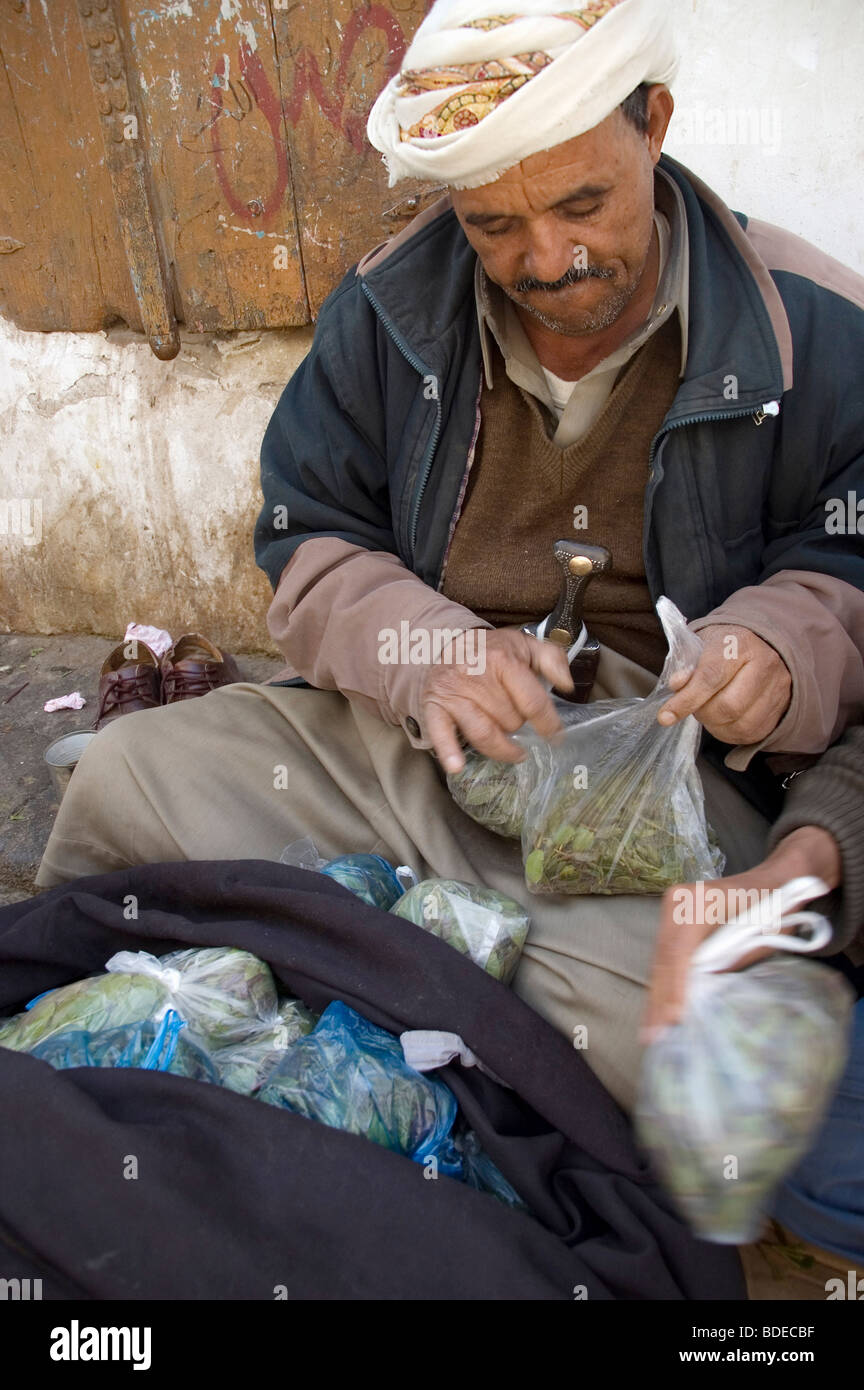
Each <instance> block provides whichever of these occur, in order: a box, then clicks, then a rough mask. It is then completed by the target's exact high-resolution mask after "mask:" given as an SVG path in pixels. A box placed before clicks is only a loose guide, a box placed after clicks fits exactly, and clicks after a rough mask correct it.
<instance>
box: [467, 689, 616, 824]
mask: <svg viewBox="0 0 864 1390" xmlns="http://www.w3.org/2000/svg"><path fill="white" fill-rule="evenodd" d="M552 698H553V701H554V704H555V708H556V711H557V713H558V717H559V719H560V720H561V723H562V725H563V727H564V728H565V729H569V728H572V727H573V726H574V725H576V724H583V723H586V722H587V721H588V720H591V719H596V718H597V717H598V716H599V715H601V714H604V713H605V712H606V711H608V710H612V709H614V710H617V711H620V710H621V709H622V708H624V707H626V706H628V705H635V704H638V703H639V701H638V700H635V699H634V700H597V701H595V702H594V703H593V704H588V705H574V704H570V703H568V701H566V700H561V699H558V698H557V697H556V696H555V695H553V697H552ZM513 742H514V743H517V744H518V745H519V746H520V747H522V748H524V749H525V752H526V756H525V758H523V760H522V762H521V763H503V762H498V761H497V760H496V759H495V758H487V757H485V756H484V754H482V753H478V752H477V751H476V749H474V748H467V749H466V750H465V754H464V756H465V765H464V767H463V768H462V769H461V771H459V772H451V773H448V775H447V788H448V791H449V792H450V795H451V796H452V798H453V800H454V801H455V802H456V805H457V806H458V807H459V808H460V810H462V811H464V812H465V814H466V815H467V816H470V817H471V819H472V820H475V821H476V822H477V824H478V825H484V826H485V827H486V829H487V830H492V831H494V832H495V834H496V835H501V836H503V838H504V839H507V840H518V839H520V837H521V835H522V827H523V823H524V820H525V812H526V810H527V809H528V804H529V802H530V800H531V798H532V796H533V795H534V792H535V791H536V790H537V787H538V786H539V785H540V783H541V782H542V781H543V780H544V778H546V777H548V776H549V775H550V773H551V772H553V771H554V769H555V766H556V763H555V750H556V747H557V746H558V745H557V744H556V743H554V742H550V740H549V739H545V738H541V737H540V736H539V735H538V734H536V733H535V732H534V730H533V729H532V728H531V726H530V725H525V726H523V728H522V729H520V730H519V732H518V734H514V736H513Z"/></svg>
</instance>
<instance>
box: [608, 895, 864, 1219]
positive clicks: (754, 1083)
mask: <svg viewBox="0 0 864 1390" xmlns="http://www.w3.org/2000/svg"><path fill="white" fill-rule="evenodd" d="M796 882H800V881H796ZM820 886H821V888H822V889H824V891H826V892H827V889H825V886H824V884H823V885H820ZM788 887H789V889H790V890H792V889H795V887H796V885H795V884H790V885H788ZM816 895H817V894H815V893H811V894H810V896H811V897H813V896H816ZM803 900H806V898H805V899H803ZM798 901H799V902H800V901H802V898H801V896H799V897H798ZM778 920H779V919H778ZM748 922H749V925H748ZM793 922H797V923H798V924H799V926H800V925H804V926H806V927H808V928H810V929H811V930H812V933H813V935H812V939H811V940H809V941H805V940H803V939H800V938H798V937H795V936H782V935H768V934H766V929H765V925H759V924H758V922H756V921H755V920H754V918H753V917H752V915H751V917H749V918H748V917H744V918H741V919H739V920H738V921H737V922H734V923H730V924H728V925H727V926H725V927H722V928H720V929H719V930H718V931H717V932H715V933H714V934H713V935H712V936H710V937H708V938H707V939H706V941H705V942H704V943H703V945H702V946H701V947H699V949H698V950H697V951H696V953H695V954H694V956H693V959H692V963H691V969H690V976H689V980H688V995H687V1002H686V1011H685V1014H684V1017H683V1019H682V1020H681V1022H680V1023H679V1024H677V1025H675V1026H674V1027H671V1028H668V1029H667V1030H666V1031H665V1032H664V1033H662V1034H661V1036H660V1037H659V1038H658V1039H657V1040H656V1041H655V1042H653V1043H651V1045H650V1046H649V1047H648V1048H646V1051H645V1056H644V1059H643V1070H642V1076H641V1079H640V1090H639V1096H638V1100H637V1106H636V1112H635V1117H634V1118H635V1124H636V1131H637V1134H638V1136H639V1138H640V1141H641V1142H642V1143H643V1144H644V1146H645V1148H646V1149H647V1150H648V1152H649V1153H650V1154H651V1156H652V1159H653V1161H654V1164H655V1166H656V1168H657V1171H658V1173H659V1175H660V1177H661V1178H662V1179H663V1181H664V1183H665V1185H666V1186H667V1188H668V1189H669V1191H670V1193H671V1194H672V1196H673V1197H674V1198H675V1200H676V1203H677V1205H678V1206H679V1208H680V1210H681V1212H682V1214H683V1215H684V1216H685V1218H686V1219H687V1220H688V1221H689V1223H690V1225H691V1226H692V1227H693V1229H694V1231H695V1232H696V1234H697V1235H699V1236H701V1237H702V1238H703V1239H705V1240H711V1241H715V1242H718V1243H721V1244H736V1245H738V1244H744V1243H747V1242H749V1241H752V1240H755V1239H757V1238H758V1236H759V1232H760V1227H761V1223H762V1219H763V1215H764V1214H765V1213H766V1212H767V1210H768V1208H769V1206H770V1203H771V1199H772V1196H773V1193H774V1191H775V1189H776V1188H777V1187H778V1186H779V1184H780V1183H781V1182H782V1180H783V1178H784V1177H785V1176H786V1174H787V1173H788V1172H789V1171H790V1170H791V1169H792V1168H793V1167H794V1166H795V1164H796V1163H797V1161H798V1159H799V1158H800V1157H801V1156H802V1155H803V1154H804V1153H805V1152H806V1150H807V1148H808V1146H809V1144H810V1142H811V1140H812V1138H813V1137H814V1135H815V1133H816V1131H817V1129H818V1127H819V1124H820V1122H821V1120H822V1117H823V1115H824V1113H825V1111H826V1109H827V1108H828V1106H829V1104H830V1101H831V1097H832V1095H833V1092H834V1089H835V1087H836V1085H837V1082H838V1081H839V1078H840V1075H841V1073H842V1071H843V1067H844V1065H845V1061H846V1056H847V1052H848V1039H849V1029H850V1024H851V1017H852V1007H853V1004H854V998H853V993H852V990H851V989H850V987H849V985H848V984H847V983H846V981H845V980H844V978H843V976H842V975H841V974H840V973H839V971H836V970H833V969H830V968H829V967H827V966H824V965H819V964H817V963H816V962H815V961H804V960H800V959H799V960H792V959H789V958H788V957H787V958H785V959H783V958H780V957H777V956H771V957H768V958H767V959H765V960H762V961H759V962H757V964H755V965H751V966H749V967H748V968H747V969H744V970H739V971H730V970H729V967H730V965H733V964H734V963H735V962H736V961H737V960H738V959H740V958H741V957H742V956H743V955H745V954H746V952H747V951H748V950H752V949H753V948H754V947H761V946H769V947H775V948H777V949H779V950H783V951H786V952H801V951H813V950H819V949H821V948H822V947H823V946H825V945H826V944H827V943H828V941H829V940H830V938H831V928H830V926H829V925H828V923H827V922H826V921H825V920H824V918H821V917H817V916H816V914H814V913H798V914H795V915H794V916H791V917H786V918H785V920H784V922H783V925H784V926H786V925H791V924H792V923H793ZM717 971H725V973H715V972H717Z"/></svg>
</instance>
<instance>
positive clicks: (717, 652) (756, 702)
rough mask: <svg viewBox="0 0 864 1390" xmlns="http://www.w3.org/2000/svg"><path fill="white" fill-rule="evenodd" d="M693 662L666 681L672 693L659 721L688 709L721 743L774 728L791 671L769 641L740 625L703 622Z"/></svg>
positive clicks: (753, 739)
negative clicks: (698, 652) (698, 651)
mask: <svg viewBox="0 0 864 1390" xmlns="http://www.w3.org/2000/svg"><path fill="white" fill-rule="evenodd" d="M699 636H700V637H701V639H702V643H703V651H702V654H701V656H700V658H699V664H698V665H697V666H696V667H695V669H692V670H690V671H679V672H676V674H675V675H674V676H673V677H672V679H671V680H670V682H669V684H670V686H671V687H672V689H673V690H675V691H677V692H678V693H677V694H676V695H675V696H674V697H673V698H672V699H671V700H667V701H666V704H665V705H664V706H663V708H662V709H661V710H660V713H659V714H658V716H657V719H658V722H659V723H660V724H675V723H676V722H677V721H678V720H679V719H683V718H684V717H685V716H686V715H688V714H693V715H695V716H696V718H697V719H698V720H699V723H700V724H703V725H704V726H705V728H706V729H707V730H708V732H709V734H713V735H714V737H715V738H718V739H719V740H720V742H721V743H732V744H742V745H746V744H750V743H759V742H760V741H761V740H762V739H763V738H767V737H768V735H769V734H770V733H773V731H774V730H775V729H776V728H777V725H778V724H779V723H780V720H781V719H782V718H783V715H784V714H785V713H786V710H787V709H788V708H789V700H790V698H791V695H792V677H791V676H790V674H789V670H788V668H787V666H786V663H785V662H784V661H783V660H782V658H781V657H779V656H778V655H777V653H776V652H775V650H774V648H773V647H770V646H769V645H768V643H767V642H763V641H762V638H761V637H757V636H756V634H755V633H754V632H751V631H750V629H749V628H746V627H728V626H725V625H723V624H719V625H717V626H716V627H715V626H713V625H712V626H711V627H706V628H703V629H702V631H701V632H700V633H699Z"/></svg>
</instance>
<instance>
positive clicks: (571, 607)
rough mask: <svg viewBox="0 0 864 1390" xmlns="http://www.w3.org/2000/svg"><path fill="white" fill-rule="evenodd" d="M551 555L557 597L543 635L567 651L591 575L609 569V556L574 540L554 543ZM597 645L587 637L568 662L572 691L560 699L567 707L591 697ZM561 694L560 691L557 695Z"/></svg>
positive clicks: (579, 621) (578, 627)
mask: <svg viewBox="0 0 864 1390" xmlns="http://www.w3.org/2000/svg"><path fill="white" fill-rule="evenodd" d="M554 555H555V559H556V561H557V562H558V564H559V565H560V566H561V570H562V583H561V595H560V597H559V599H558V602H557V604H556V605H555V607H554V608H553V610H552V612H551V614H550V615H549V619H548V621H547V623H546V632H545V635H546V637H547V638H548V640H549V641H550V642H557V643H558V644H559V645H560V646H562V647H567V648H570V647H572V645H573V643H574V642H575V641H576V639H577V637H578V636H579V633H580V632H581V631H582V622H583V617H582V615H583V611H584V607H585V595H586V592H587V589H588V585H589V584H590V583H591V580H592V579H593V578H594V576H595V574H604V573H605V572H606V571H607V570H609V569H610V568H611V566H612V556H611V554H610V552H609V551H608V550H607V549H606V548H605V546H602V545H582V544H580V543H579V542H578V541H566V540H563V541H556V542H555V545H554ZM599 661H600V643H599V642H598V641H597V640H596V638H594V637H591V636H590V635H589V636H588V637H587V640H586V641H585V642H584V643H583V645H582V647H581V648H580V650H579V651H578V652H577V653H576V655H575V656H574V657H573V659H572V660H571V662H570V675H571V676H572V678H573V684H574V687H575V689H574V690H573V691H572V693H570V694H566V695H564V696H563V698H564V699H565V700H569V701H570V703H571V704H575V705H582V704H585V702H586V701H587V699H588V697H589V695H590V694H591V690H592V687H593V685H594V681H595V678H596V676H597V666H598V664H599ZM558 693H559V694H561V692H560V691H559V692H558Z"/></svg>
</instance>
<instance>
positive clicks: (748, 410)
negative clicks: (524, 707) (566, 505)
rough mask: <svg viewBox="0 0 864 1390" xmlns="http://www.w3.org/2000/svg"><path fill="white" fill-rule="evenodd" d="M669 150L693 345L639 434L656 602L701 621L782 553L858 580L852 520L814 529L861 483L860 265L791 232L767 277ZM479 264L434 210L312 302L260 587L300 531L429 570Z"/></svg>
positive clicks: (264, 470) (433, 569)
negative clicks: (646, 461)
mask: <svg viewBox="0 0 864 1390" xmlns="http://www.w3.org/2000/svg"><path fill="white" fill-rule="evenodd" d="M662 167H663V168H664V169H665V170H666V172H667V173H668V174H669V175H670V176H671V177H672V178H674V180H675V181H676V183H677V184H678V186H679V188H680V189H681V192H682V194H683V197H684V201H685V204H686V209H687V219H688V227H689V238H690V340H689V352H688V361H687V370H686V375H685V377H684V379H683V380H682V382H681V386H680V389H679V391H678V394H677V396H676V398H675V400H674V402H673V404H672V407H671V409H670V410H669V412H668V414H667V416H666V419H665V421H664V423H663V426H662V428H661V430H660V432H659V433H658V435H657V437H656V438H655V440H654V443H653V445H652V449H651V471H650V482H649V485H648V488H647V491H646V498H645V528H644V560H645V572H646V576H647V581H648V585H649V588H650V591H651V595H652V598H653V599H654V601H655V602H656V600H657V599H658V598H659V597H660V596H661V594H666V595H667V596H668V597H669V598H671V599H672V600H673V601H674V602H675V603H676V604H677V605H678V607H679V608H680V609H681V611H682V612H683V613H685V614H686V615H687V616H688V617H698V616H701V615H703V614H705V613H708V612H709V611H710V610H711V609H713V608H715V607H717V606H718V605H719V604H720V603H721V602H722V601H723V600H724V599H726V598H727V597H728V596H729V595H730V594H732V593H733V592H734V591H735V590H737V589H740V588H743V587H745V586H747V585H752V584H757V583H759V582H761V581H763V580H764V579H766V578H768V577H769V576H770V575H775V574H777V573H779V572H780V571H781V570H815V571H819V572H822V573H824V574H828V575H833V576H836V577H837V578H839V579H842V580H845V581H847V582H848V583H850V584H852V585H855V586H856V587H857V588H859V589H864V547H862V541H861V537H860V536H859V535H858V534H857V533H856V534H850V535H845V536H844V535H833V534H832V535H828V534H826V529H825V520H826V504H827V503H829V501H830V500H831V499H833V498H845V497H846V496H847V494H848V493H849V492H850V491H851V492H855V493H856V494H858V495H860V496H861V497H862V498H864V469H862V451H864V384H862V375H861V361H862V353H864V302H862V301H861V300H860V298H858V296H860V295H861V281H860V280H859V279H858V277H856V276H854V275H853V274H852V273H851V272H849V273H848V285H843V284H840V283H839V282H838V287H837V288H826V286H825V283H822V282H825V281H827V280H828V279H829V278H830V276H829V275H828V274H827V273H826V270H825V267H826V266H827V267H834V268H835V270H837V269H842V268H838V267H836V263H834V262H832V261H830V260H829V258H828V257H822V256H820V255H819V253H816V252H813V251H812V248H806V246H805V243H803V242H799V241H798V239H797V238H789V239H788V241H789V243H790V246H791V247H792V250H791V251H789V253H788V254H787V256H786V260H787V261H788V262H789V263H792V262H793V261H794V258H795V252H796V251H797V249H798V248H801V247H804V248H805V251H810V252H811V260H812V264H813V267H815V268H812V267H811V269H810V270H809V273H808V270H807V269H806V268H805V266H804V265H803V264H802V265H801V266H800V267H799V268H797V269H795V270H783V269H774V270H771V271H770V274H769V273H768V270H767V267H766V264H765V263H764V262H763V261H762V259H761V258H760V256H759V254H758V253H757V252H756V250H755V249H754V247H753V244H752V243H751V242H750V241H748V239H747V237H746V236H745V235H744V234H743V232H742V230H741V229H743V228H747V226H748V219H747V218H745V217H743V216H740V215H738V214H736V215H735V216H736V218H737V222H736V220H735V219H733V217H732V216H730V214H729V213H728V210H726V209H725V208H724V205H723V204H722V203H721V202H720V201H719V199H717V198H716V196H715V195H713V194H712V193H711V191H710V190H709V189H706V188H705V186H704V185H702V184H700V183H699V181H698V180H696V179H695V178H694V177H693V175H692V174H690V173H689V172H688V171H687V170H684V169H683V168H682V167H681V166H680V165H678V164H676V163H675V162H674V161H672V160H670V159H668V158H666V157H664V158H663V161H662ZM364 259H365V260H369V259H370V258H364ZM802 259H803V258H802ZM475 260H476V256H475V252H474V251H473V250H472V248H471V246H470V245H469V243H468V241H467V239H466V238H465V236H464V233H463V232H462V229H461V227H460V226H459V223H458V221H457V218H456V215H455V213H454V212H453V210H452V208H448V209H446V210H445V211H443V212H442V213H441V214H440V215H438V216H435V217H433V218H432V219H430V220H427V221H425V223H423V224H422V225H421V226H420V227H419V229H418V230H414V231H413V232H412V234H411V235H410V236H408V237H406V238H405V240H404V241H402V244H401V245H398V246H396V247H395V248H394V249H392V250H390V251H389V253H388V255H387V256H386V258H385V259H384V260H383V261H381V262H380V263H379V264H377V265H376V264H375V262H374V253H373V257H372V262H373V263H372V264H371V265H370V266H369V267H368V269H367V270H366V271H365V272H361V273H360V274H358V273H357V269H356V267H352V269H351V270H350V271H349V272H348V274H347V275H346V276H345V278H344V279H343V280H342V282H341V284H340V285H339V286H338V287H337V288H336V289H335V290H334V291H333V293H332V294H331V295H330V296H329V297H328V299H327V300H326V301H325V303H324V305H323V306H322V309H321V313H320V317H319V321H318V326H317V331H316V334H315V340H314V342H313V345H312V348H311V350H310V352H309V354H308V356H307V357H306V359H305V360H304V361H303V363H302V364H301V366H300V367H299V368H298V370H297V371H296V372H295V374H294V376H293V377H292V379H291V381H290V382H289V383H288V385H287V386H286V388H285V391H284V392H283V394H282V397H281V399H280V401H279V403H278V405H277V407H276V410H275V412H274V415H273V418H272V419H271V421H270V425H269V427H268V429H267V432H266V435H265V438H264V442H263V446H262V453H261V481H262V489H263V493H264V499H265V501H264V507H263V509H262V511H261V514H260V517H259V520H258V524H257V527H256V531H255V554H256V559H257V561H258V564H259V565H260V566H261V567H262V568H263V569H264V570H265V571H266V572H267V574H268V576H269V578H270V581H271V584H272V586H273V588H274V589H275V588H276V586H277V584H278V582H279V578H280V575H281V574H282V571H283V569H284V567H285V565H286V564H287V563H288V561H289V559H290V558H291V556H292V555H293V554H294V552H295V550H296V549H297V547H298V546H299V545H301V544H302V543H303V541H304V540H307V539H309V538H310V537H313V536H336V537H340V538H342V539H344V540H347V541H350V542H352V543H354V544H357V545H360V546H364V547H366V548H367V549H369V550H385V551H390V552H393V553H395V554H397V555H398V556H399V557H400V558H401V559H402V560H403V561H404V563H405V565H406V566H407V567H408V568H409V569H411V570H413V571H414V572H415V573H416V574H417V575H419V576H420V577H421V579H423V580H424V581H425V583H427V584H429V585H431V586H432V587H433V588H437V587H438V583H439V579H440V574H441V566H442V561H443V557H444V554H445V551H446V546H447V540H448V534H449V531H450V526H451V521H452V519H453V517H454V514H455V512H456V509H457V503H458V499H459V495H460V490H461V488H462V483H463V478H464V475H465V470H466V461H467V458H468V454H469V449H470V445H471V441H472V437H473V434H474V428H475V418H476V406H477V398H478V391H479V386H480V378H481V360H480V345H479V330H478V325H477V318H476V312H475V301H474V266H475ZM856 299H857V302H856ZM793 364H794V390H793V389H792V387H793ZM733 393H737V394H734V395H733ZM730 397H732V398H730ZM775 401H776V402H780V405H781V408H780V413H779V415H778V416H777V417H776V418H775V417H773V416H771V415H769V416H767V418H765V417H764V416H763V410H762V407H763V406H764V405H765V404H766V403H769V402H775ZM760 420H761V423H759V421H760ZM512 505H513V506H514V507H516V506H518V498H514V499H513V500H512ZM280 506H283V507H284V508H285V511H284V512H283V513H279V514H278V519H277V522H276V524H274V508H277V507H280ZM862 525H864V518H862Z"/></svg>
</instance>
